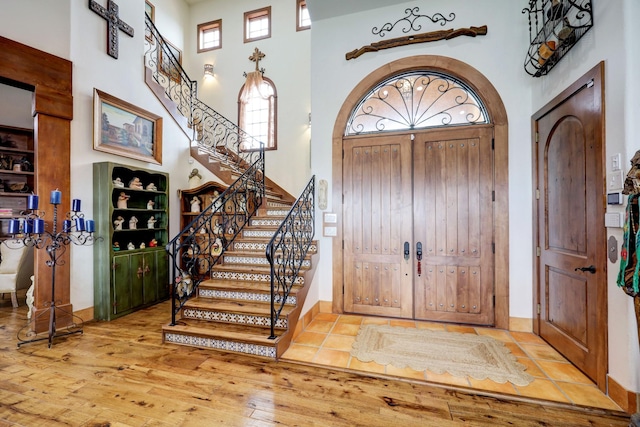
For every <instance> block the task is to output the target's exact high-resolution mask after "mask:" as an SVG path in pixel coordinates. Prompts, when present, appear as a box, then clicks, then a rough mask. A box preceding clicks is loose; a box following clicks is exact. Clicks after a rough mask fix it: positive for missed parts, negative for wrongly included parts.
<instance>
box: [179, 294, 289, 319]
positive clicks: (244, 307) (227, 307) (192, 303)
mask: <svg viewBox="0 0 640 427" xmlns="http://www.w3.org/2000/svg"><path fill="white" fill-rule="evenodd" d="M183 308H184V309H186V308H192V309H201V310H212V311H224V312H232V313H241V314H247V315H252V314H253V315H256V316H271V304H270V303H260V302H245V301H228V300H218V299H212V298H200V297H196V298H192V299H190V300H189V301H187V302H186V303H185V305H184V307H183ZM293 309H295V307H293V306H286V305H285V306H284V308H283V309H282V312H281V315H282V316H287V315H288V314H289V313H290V312H291V311H293Z"/></svg>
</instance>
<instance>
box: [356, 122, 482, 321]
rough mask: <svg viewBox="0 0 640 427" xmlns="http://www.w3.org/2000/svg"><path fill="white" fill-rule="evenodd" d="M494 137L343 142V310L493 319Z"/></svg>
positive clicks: (444, 133)
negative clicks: (492, 146) (492, 145)
mask: <svg viewBox="0 0 640 427" xmlns="http://www.w3.org/2000/svg"><path fill="white" fill-rule="evenodd" d="M492 134H493V129H492V127H491V126H472V127H464V128H452V129H446V130H439V131H423V132H417V133H415V134H405V135H393V136H389V135H386V136H385V135H381V136H365V137H351V138H346V139H345V141H344V153H345V157H344V163H343V177H344V204H343V218H344V219H343V224H344V225H343V231H344V244H345V247H344V285H345V292H344V303H345V304H344V306H345V311H347V312H353V313H361V314H372V315H383V316H393V317H404V318H416V319H424V320H439V321H449V322H458V323H473V324H483V325H492V324H493V321H494V312H493V294H494V290H493V285H494V274H493V273H494V267H493V266H494V259H493V258H494V254H493V250H492V244H493V201H492V193H493V153H492V149H491V140H492Z"/></svg>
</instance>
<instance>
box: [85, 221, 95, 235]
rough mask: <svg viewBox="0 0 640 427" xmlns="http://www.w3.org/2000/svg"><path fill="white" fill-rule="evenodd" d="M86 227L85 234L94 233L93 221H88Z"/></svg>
mask: <svg viewBox="0 0 640 427" xmlns="http://www.w3.org/2000/svg"><path fill="white" fill-rule="evenodd" d="M86 226H87V232H89V233H93V232H94V231H96V223H95V221H94V220H92V219H88V220H87V222H86Z"/></svg>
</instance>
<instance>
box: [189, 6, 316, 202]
mask: <svg viewBox="0 0 640 427" xmlns="http://www.w3.org/2000/svg"><path fill="white" fill-rule="evenodd" d="M268 5H271V18H272V25H271V38H268V39H264V40H258V41H255V42H251V43H244V41H243V40H244V39H243V20H244V12H248V11H251V10H256V9H260V8H262V7H265V6H268ZM295 6H296V2H295V1H293V0H291V1H289V0H287V1H268V0H244V1H229V0H210V1H204V2H200V3H196V4H195V5H193V6H192V7H191V10H190V14H189V26H188V27H187V28H188V34H187V36H186V44H187V53H188V54H187V55H186V56H187V57H188V58H189V59H188V62H187V63H186V64H185V69H186V70H187V73H188V74H189V76H191V78H193V79H196V80H198V96H199V98H200V99H201V100H202V101H204V102H205V103H206V104H208V105H209V106H211V107H212V108H213V109H215V110H216V111H218V112H219V113H221V114H222V115H223V116H225V117H227V118H228V119H229V120H231V121H233V122H234V123H237V122H238V105H237V100H238V93H239V92H240V88H241V87H242V85H243V84H244V81H245V77H244V76H243V73H244V72H251V71H254V69H255V63H254V62H252V61H250V60H249V56H251V55H252V54H253V50H254V49H255V48H258V49H260V51H261V52H263V53H264V54H265V55H266V56H265V57H264V59H262V60H261V61H260V68H264V69H265V73H264V75H265V76H266V77H268V78H269V79H271V80H272V81H273V83H274V84H275V87H276V91H277V95H278V117H277V121H278V136H277V143H278V149H277V150H275V151H267V152H266V155H265V159H266V163H265V164H266V166H265V168H266V173H267V176H268V177H269V178H270V179H272V180H273V181H275V182H276V183H277V184H278V185H280V186H281V187H283V188H284V189H285V190H287V191H288V192H289V193H291V194H292V195H294V196H296V197H297V196H298V195H299V194H300V192H301V191H302V190H303V189H304V186H305V184H306V183H307V181H308V179H309V178H310V177H311V175H310V161H309V150H310V137H311V136H310V129H309V125H308V122H309V113H310V112H311V101H310V93H311V89H310V49H309V45H310V41H309V40H310V33H311V31H308V30H307V31H296V7H295ZM216 19H222V49H216V50H213V51H209V52H204V53H197V44H196V34H197V31H196V28H197V26H198V24H202V23H205V22H209V21H213V20H216ZM206 63H209V64H214V70H215V78H213V79H204V77H203V69H204V64H206Z"/></svg>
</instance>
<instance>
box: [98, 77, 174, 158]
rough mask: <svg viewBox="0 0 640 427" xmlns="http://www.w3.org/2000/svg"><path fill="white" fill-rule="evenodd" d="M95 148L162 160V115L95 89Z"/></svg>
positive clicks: (126, 155) (122, 154) (117, 153)
mask: <svg viewBox="0 0 640 427" xmlns="http://www.w3.org/2000/svg"><path fill="white" fill-rule="evenodd" d="M93 149H94V150H97V151H103V152H105V153H111V154H116V155H118V156H123V157H129V158H131V159H136V160H142V161H143V162H149V163H156V164H159V165H161V164H162V117H160V116H157V115H155V114H153V113H150V112H148V111H145V110H143V109H142V108H138V107H136V106H135V105H132V104H130V103H128V102H126V101H123V100H121V99H118V98H116V97H115V96H111V95H109V94H107V93H104V92H102V91H100V90H98V89H95V88H94V89H93Z"/></svg>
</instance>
